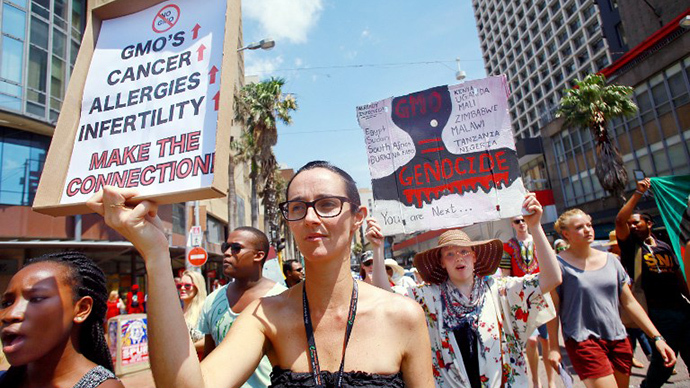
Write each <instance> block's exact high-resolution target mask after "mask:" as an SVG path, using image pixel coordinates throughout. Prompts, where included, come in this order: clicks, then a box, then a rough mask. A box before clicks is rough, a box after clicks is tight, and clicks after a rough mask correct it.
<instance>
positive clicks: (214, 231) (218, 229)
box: [206, 215, 225, 244]
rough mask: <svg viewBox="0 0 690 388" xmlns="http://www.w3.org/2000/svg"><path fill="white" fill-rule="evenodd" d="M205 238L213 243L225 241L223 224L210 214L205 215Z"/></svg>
mask: <svg viewBox="0 0 690 388" xmlns="http://www.w3.org/2000/svg"><path fill="white" fill-rule="evenodd" d="M206 240H207V241H208V242H210V243H215V244H220V243H222V242H223V241H225V224H224V223H223V222H222V221H220V220H219V219H217V218H215V217H213V216H211V215H207V216H206Z"/></svg>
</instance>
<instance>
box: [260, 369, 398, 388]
mask: <svg viewBox="0 0 690 388" xmlns="http://www.w3.org/2000/svg"><path fill="white" fill-rule="evenodd" d="M337 375H338V374H337V373H333V372H328V371H321V376H322V377H323V382H324V383H325V384H324V385H325V386H326V388H331V387H335V380H336V376H337ZM313 386H315V382H314V376H313V375H312V374H311V373H295V372H293V371H291V370H289V369H282V368H279V367H277V366H275V367H273V371H272V372H271V387H272V388H295V387H313ZM404 386H405V384H404V383H403V379H402V373H400V372H398V373H396V374H393V375H380V374H376V373H366V372H343V387H344V388H348V387H362V388H365V387H377V388H403V387H404Z"/></svg>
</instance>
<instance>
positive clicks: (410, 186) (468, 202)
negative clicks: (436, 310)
mask: <svg viewBox="0 0 690 388" xmlns="http://www.w3.org/2000/svg"><path fill="white" fill-rule="evenodd" d="M357 119H358V121H359V125H360V127H362V129H363V130H364V139H365V144H366V148H367V156H368V160H369V171H370V173H371V177H372V188H373V192H374V200H375V205H374V210H373V213H374V215H375V216H376V218H378V219H379V220H380V221H381V223H382V226H383V230H384V231H385V233H386V235H393V234H399V233H406V234H407V233H412V232H416V231H421V230H434V229H442V228H449V227H460V226H466V225H471V224H473V223H477V222H484V221H493V220H498V219H501V218H507V217H512V216H516V215H518V214H520V212H521V206H522V202H523V199H524V195H525V189H524V187H523V184H522V179H521V177H520V168H519V166H518V158H517V153H516V151H515V142H514V140H513V132H512V129H511V124H510V116H509V114H508V85H507V83H506V79H505V77H504V76H500V77H490V78H486V79H482V80H475V81H469V82H465V83H463V84H460V85H453V86H447V85H446V86H439V87H435V88H431V89H427V90H424V91H420V92H415V93H411V94H408V95H405V96H400V97H392V98H388V99H386V100H382V101H378V102H374V103H371V104H368V105H364V106H360V107H357Z"/></svg>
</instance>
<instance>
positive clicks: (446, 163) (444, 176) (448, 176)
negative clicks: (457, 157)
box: [441, 159, 453, 179]
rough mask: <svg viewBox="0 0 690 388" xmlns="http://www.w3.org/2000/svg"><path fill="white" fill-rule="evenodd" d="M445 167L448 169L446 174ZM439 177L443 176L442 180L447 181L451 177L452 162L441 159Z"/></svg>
mask: <svg viewBox="0 0 690 388" xmlns="http://www.w3.org/2000/svg"><path fill="white" fill-rule="evenodd" d="M446 166H447V167H448V168H449V170H448V172H446ZM441 175H443V179H449V178H450V177H452V176H453V162H451V161H450V159H443V161H442V162H441Z"/></svg>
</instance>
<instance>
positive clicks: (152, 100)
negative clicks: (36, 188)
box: [61, 0, 226, 204]
mask: <svg viewBox="0 0 690 388" xmlns="http://www.w3.org/2000/svg"><path fill="white" fill-rule="evenodd" d="M225 9H226V0H204V1H195V0H176V1H167V2H163V3H160V4H158V5H156V6H154V7H151V8H148V9H146V10H143V11H141V12H137V13H135V14H131V15H127V16H123V17H119V18H115V19H109V20H104V21H103V23H102V26H101V30H100V33H99V36H98V41H97V43H96V49H95V52H94V55H93V59H92V61H91V65H90V68H89V73H88V76H87V79H86V84H85V88H84V96H83V100H82V106H81V117H80V121H79V127H78V129H77V134H76V137H75V144H74V150H73V152H72V157H71V160H70V165H69V170H68V174H67V178H66V181H65V186H64V189H63V193H62V200H61V203H62V204H69V203H78V202H83V201H86V200H87V199H88V198H89V197H91V195H93V194H94V193H96V192H97V191H98V190H100V189H101V188H102V187H103V186H104V185H113V186H119V187H131V188H136V189H137V190H138V191H139V194H140V195H142V196H145V195H154V194H161V193H172V192H180V191H187V190H191V189H197V188H204V187H208V186H211V183H212V181H213V162H214V151H215V140H216V139H215V129H216V126H217V119H218V103H219V101H220V74H219V70H218V69H220V68H221V61H222V56H223V36H224V26H225V12H224V10H225Z"/></svg>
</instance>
